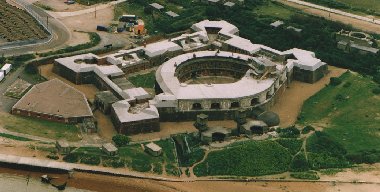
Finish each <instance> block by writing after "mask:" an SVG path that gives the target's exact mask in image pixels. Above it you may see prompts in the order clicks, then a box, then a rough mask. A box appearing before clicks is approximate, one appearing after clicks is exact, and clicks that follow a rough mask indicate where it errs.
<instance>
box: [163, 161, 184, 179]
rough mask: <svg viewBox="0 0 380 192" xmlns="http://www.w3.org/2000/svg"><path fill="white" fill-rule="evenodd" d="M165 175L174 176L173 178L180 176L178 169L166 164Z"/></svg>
mask: <svg viewBox="0 0 380 192" xmlns="http://www.w3.org/2000/svg"><path fill="white" fill-rule="evenodd" d="M165 168H166V173H167V174H168V175H174V176H180V175H181V170H179V169H178V167H176V166H174V165H172V164H166V167H165Z"/></svg>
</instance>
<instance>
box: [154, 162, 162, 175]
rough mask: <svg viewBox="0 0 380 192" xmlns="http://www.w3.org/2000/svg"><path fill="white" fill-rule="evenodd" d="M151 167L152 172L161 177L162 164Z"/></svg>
mask: <svg viewBox="0 0 380 192" xmlns="http://www.w3.org/2000/svg"><path fill="white" fill-rule="evenodd" d="M153 166H154V167H153V172H154V173H157V174H159V175H161V174H162V164H161V163H154V164H153Z"/></svg>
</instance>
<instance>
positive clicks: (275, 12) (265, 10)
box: [255, 3, 294, 20]
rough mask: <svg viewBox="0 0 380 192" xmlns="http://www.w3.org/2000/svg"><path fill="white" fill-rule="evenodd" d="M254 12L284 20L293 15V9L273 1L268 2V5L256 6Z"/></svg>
mask: <svg viewBox="0 0 380 192" xmlns="http://www.w3.org/2000/svg"><path fill="white" fill-rule="evenodd" d="M255 13H257V14H258V15H265V16H270V17H276V18H278V19H285V20H287V19H290V17H291V16H292V15H294V11H292V10H291V9H290V8H284V7H283V6H281V5H278V4H274V3H268V5H263V6H259V7H257V8H256V9H255Z"/></svg>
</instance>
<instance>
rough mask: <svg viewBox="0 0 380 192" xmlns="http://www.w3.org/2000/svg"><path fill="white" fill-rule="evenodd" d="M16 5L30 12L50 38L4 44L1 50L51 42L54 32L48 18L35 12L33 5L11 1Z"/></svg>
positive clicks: (19, 0) (21, 0)
mask: <svg viewBox="0 0 380 192" xmlns="http://www.w3.org/2000/svg"><path fill="white" fill-rule="evenodd" d="M11 1H12V2H13V3H14V4H16V5H17V6H18V7H19V8H22V9H24V10H25V11H26V12H28V13H29V14H30V15H31V16H32V17H33V18H34V19H35V20H36V21H37V22H38V23H39V24H40V25H41V26H42V27H43V28H44V29H45V30H46V31H47V32H48V33H49V37H48V38H45V39H38V40H36V39H33V40H24V41H15V42H10V43H6V44H2V45H1V46H0V50H1V49H3V50H4V49H11V48H15V47H22V46H26V45H36V44H45V43H48V42H50V41H51V40H52V39H53V35H52V34H53V31H52V29H51V28H49V26H48V18H47V17H41V16H40V15H39V14H38V13H37V12H36V11H35V10H33V8H32V6H34V5H32V4H31V3H28V2H26V1H23V0H11Z"/></svg>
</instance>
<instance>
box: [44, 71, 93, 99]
mask: <svg viewBox="0 0 380 192" xmlns="http://www.w3.org/2000/svg"><path fill="white" fill-rule="evenodd" d="M39 69H40V70H41V75H42V76H44V77H45V78H47V79H49V80H50V79H54V78H58V79H59V80H61V81H63V82H65V83H67V84H68V85H70V86H72V87H74V88H76V89H78V90H79V91H81V92H82V93H83V94H85V95H86V98H87V99H88V100H94V98H95V93H96V92H97V91H98V89H97V88H96V87H95V86H94V85H92V84H86V85H75V84H74V83H72V82H70V81H68V80H66V79H65V78H63V77H61V76H59V75H57V74H55V73H53V71H52V69H53V64H48V65H42V66H40V67H39Z"/></svg>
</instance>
